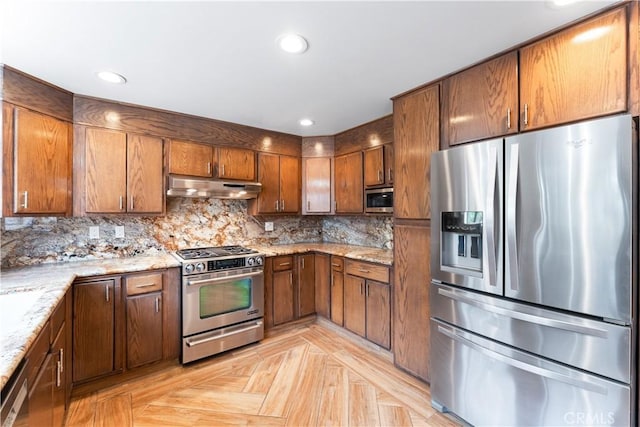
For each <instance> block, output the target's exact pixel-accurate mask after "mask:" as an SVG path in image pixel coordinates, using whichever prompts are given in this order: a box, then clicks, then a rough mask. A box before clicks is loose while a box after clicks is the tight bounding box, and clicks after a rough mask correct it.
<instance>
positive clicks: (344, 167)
mask: <svg viewBox="0 0 640 427" xmlns="http://www.w3.org/2000/svg"><path fill="white" fill-rule="evenodd" d="M334 167H335V205H336V206H335V211H336V213H362V212H363V211H364V209H363V208H364V198H363V191H364V187H363V177H362V167H363V166H362V152H360V151H358V152H355V153H350V154H345V155H342V156H336V158H335V160H334Z"/></svg>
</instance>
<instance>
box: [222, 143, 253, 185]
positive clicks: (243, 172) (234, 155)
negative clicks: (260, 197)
mask: <svg viewBox="0 0 640 427" xmlns="http://www.w3.org/2000/svg"><path fill="white" fill-rule="evenodd" d="M218 177H219V178H224V179H238V180H242V181H255V179H256V153H255V152H254V151H253V150H247V149H245V148H230V147H219V148H218Z"/></svg>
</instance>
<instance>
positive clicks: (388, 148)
mask: <svg viewBox="0 0 640 427" xmlns="http://www.w3.org/2000/svg"><path fill="white" fill-rule="evenodd" d="M392 184H393V145H391V144H387V145H381V146H379V147H375V148H371V149H369V150H365V151H364V185H365V186H366V187H378V186H382V185H392Z"/></svg>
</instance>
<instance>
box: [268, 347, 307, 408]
mask: <svg viewBox="0 0 640 427" xmlns="http://www.w3.org/2000/svg"><path fill="white" fill-rule="evenodd" d="M308 350H309V345H308V344H306V343H305V344H304V345H299V346H297V347H294V348H292V349H291V350H289V351H288V352H287V354H286V356H285V358H284V360H283V361H282V364H281V365H280V369H278V373H276V376H275V378H274V379H273V383H272V384H271V388H270V389H269V392H268V393H267V397H266V398H265V400H264V404H263V405H262V408H261V409H260V414H259V415H267V416H272V417H286V416H287V413H288V411H289V407H290V405H291V401H290V399H291V397H290V396H291V392H292V390H295V388H296V386H297V384H298V378H299V371H300V365H301V364H302V360H303V358H304V357H305V356H306V354H307V351H308Z"/></svg>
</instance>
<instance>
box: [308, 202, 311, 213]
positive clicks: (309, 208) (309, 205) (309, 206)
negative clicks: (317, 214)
mask: <svg viewBox="0 0 640 427" xmlns="http://www.w3.org/2000/svg"><path fill="white" fill-rule="evenodd" d="M310 210H311V202H310V201H308V200H307V211H310Z"/></svg>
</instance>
